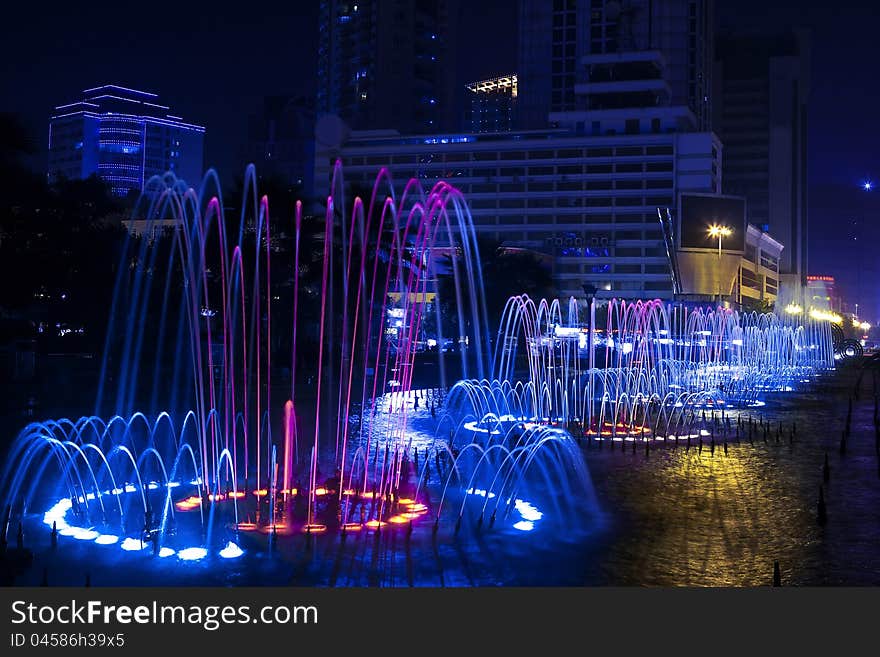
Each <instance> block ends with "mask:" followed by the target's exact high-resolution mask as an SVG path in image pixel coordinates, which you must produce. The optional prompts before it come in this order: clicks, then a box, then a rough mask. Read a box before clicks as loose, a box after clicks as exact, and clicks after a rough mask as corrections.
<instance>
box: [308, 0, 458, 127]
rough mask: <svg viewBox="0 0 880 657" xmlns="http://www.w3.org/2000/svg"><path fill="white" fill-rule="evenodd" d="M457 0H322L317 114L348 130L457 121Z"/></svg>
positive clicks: (454, 123) (453, 124)
mask: <svg viewBox="0 0 880 657" xmlns="http://www.w3.org/2000/svg"><path fill="white" fill-rule="evenodd" d="M457 12H458V0H417V1H415V2H409V1H407V2H401V1H400V0H355V1H348V0H322V2H321V8H320V32H319V45H318V97H317V114H318V117H320V116H322V115H325V114H336V115H338V116H340V117H341V118H342V119H343V120H344V121H345V122H346V123H348V125H349V126H351V127H352V128H354V129H362V130H363V129H375V128H390V129H395V130H399V131H401V132H406V133H424V132H430V131H436V130H447V129H454V128H457V127H458V126H457V120H456V119H457V118H458V106H457V99H458V98H460V97H461V96H460V94H461V90H460V89H458V87H460V85H456V83H455V79H454V72H455V63H454V55H455V49H456V47H455V46H456V44H455V34H456V30H455V22H456V18H457Z"/></svg>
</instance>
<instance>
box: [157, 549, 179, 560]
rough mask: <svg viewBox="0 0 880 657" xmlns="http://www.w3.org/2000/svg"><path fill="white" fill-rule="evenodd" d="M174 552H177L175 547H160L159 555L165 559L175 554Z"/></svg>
mask: <svg viewBox="0 0 880 657" xmlns="http://www.w3.org/2000/svg"><path fill="white" fill-rule="evenodd" d="M174 554H176V553H175V551H174V550H173V549H171V548H170V547H163V548H159V556H160V557H161V558H162V559H165V558H166V557H171V556H174Z"/></svg>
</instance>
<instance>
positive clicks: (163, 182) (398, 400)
mask: <svg viewBox="0 0 880 657" xmlns="http://www.w3.org/2000/svg"><path fill="white" fill-rule="evenodd" d="M147 189H148V193H146V194H145V195H144V197H143V198H142V199H141V203H140V205H139V207H138V209H137V210H136V214H135V216H138V217H144V218H146V220H147V228H146V229H145V230H144V233H143V234H144V235H145V236H146V237H141V238H134V237H132V238H131V241H130V242H129V244H128V246H127V248H126V249H125V250H124V253H123V254H122V258H121V260H120V268H119V277H118V280H117V285H116V292H115V296H114V300H113V305H112V307H111V309H110V321H109V327H108V333H107V343H106V348H105V352H104V355H103V365H102V375H101V378H100V385H99V388H98V391H97V399H96V406H95V409H94V412H93V413H91V414H88V415H84V416H83V417H81V418H79V419H78V420H69V419H60V420H49V421H43V422H36V423H33V424H31V425H29V426H28V427H26V428H25V429H24V430H23V431H22V432H21V434H20V435H19V437H18V438H17V439H16V441H15V443H14V444H13V447H12V449H11V452H10V454H9V457H8V459H7V461H6V464H5V467H4V470H3V474H2V478H0V493H2V495H3V497H4V499H5V505H6V508H7V512H6V521H5V526H4V532H3V534H4V535H6V534H7V533H8V531H9V529H8V528H9V526H11V523H12V522H14V521H15V520H17V519H19V518H24V519H27V518H36V520H37V522H41V523H42V524H43V526H44V527H45V528H46V531H47V532H48V530H49V529H50V528H51V529H52V530H53V534H52V535H53V537H54V536H56V534H55V532H57V535H59V536H61V537H62V541H64V540H68V539H70V540H74V541H76V542H78V543H81V544H87V543H88V544H94V545H96V546H101V548H102V549H106V550H116V551H120V550H121V551H123V552H131V553H144V554H152V555H153V556H154V557H155V558H157V559H159V560H160V561H161V560H165V561H173V560H175V559H176V560H177V561H178V562H216V561H217V560H223V561H227V562H234V561H236V560H238V559H241V558H242V557H244V556H245V555H246V554H247V551H248V549H256V550H270V551H271V550H275V549H280V546H281V543H283V542H284V541H285V540H287V537H293V536H305V537H307V538H308V539H309V540H311V539H312V538H314V537H319V536H322V535H328V534H329V535H339V536H341V537H343V538H344V537H345V536H346V535H349V534H354V533H358V534H359V535H364V534H367V533H371V532H372V533H374V534H375V535H376V540H377V541H378V540H379V534H380V533H382V532H384V531H387V529H391V530H393V529H394V528H395V527H400V528H402V529H405V530H406V532H407V537H408V536H410V535H411V534H412V532H413V530H414V527H416V525H419V524H421V525H423V526H424V527H425V529H424V531H425V532H430V533H431V534H433V535H434V536H436V535H437V534H438V532H441V531H443V532H445V533H447V534H451V535H453V536H456V537H457V536H460V535H465V534H467V535H479V534H482V533H485V532H490V531H491V532H494V533H496V534H498V533H501V534H503V533H505V532H510V533H512V535H517V534H519V535H522V534H525V533H529V534H531V533H541V532H543V533H544V535H545V536H546V535H549V536H553V535H556V534H559V533H560V532H562V533H565V534H568V533H571V532H576V531H579V530H583V529H584V528H585V527H589V526H590V525H591V523H593V524H595V523H596V522H598V520H599V517H600V514H599V511H598V506H599V505H598V504H597V502H596V500H595V499H594V495H593V491H592V485H591V483H590V479H589V474H588V472H587V468H586V465H585V462H584V460H583V457H582V455H581V453H580V451H579V449H578V445H577V442H576V440H575V438H579V437H590V438H593V437H595V438H596V439H604V438H606V437H610V438H613V439H631V440H635V439H643V440H659V439H664V440H670V439H672V440H675V439H678V438H681V437H684V436H690V435H691V432H692V431H693V430H694V429H693V425H694V419H695V417H696V414H697V412H698V410H699V409H703V408H706V407H707V406H712V407H719V406H723V405H727V406H731V407H732V406H740V405H749V404H754V403H757V402H758V401H759V397H760V395H761V394H762V393H763V392H766V391H768V390H779V389H792V388H796V387H799V386H801V385H803V383H804V382H807V381H809V380H810V379H811V377H813V376H814V375H815V374H816V373H817V372H818V371H820V370H822V369H824V368H827V367H831V366H832V365H833V348H832V342H831V336H830V333H829V332H828V330H827V326H826V325H822V324H819V323H808V324H806V325H803V326H801V325H796V324H794V323H793V322H791V321H789V320H784V319H780V318H779V317H777V316H775V315H757V314H753V313H752V314H740V313H736V312H731V311H729V310H725V309H717V310H708V311H707V310H705V309H688V308H684V307H681V306H675V305H664V304H663V303H662V302H660V301H648V302H642V301H639V302H635V303H630V302H625V301H619V300H611V301H610V302H609V303H608V304H607V305H606V306H604V307H603V308H601V309H597V307H596V303H595V302H591V303H590V304H589V305H585V304H584V302H583V300H576V299H570V300H568V301H564V302H563V301H558V300H555V301H552V302H548V301H546V300H541V301H540V302H535V301H534V300H532V299H529V298H528V297H526V296H517V297H512V298H511V299H510V300H509V301H508V303H507V306H506V308H505V311H504V313H503V316H502V321H501V323H500V326H499V327H498V328H497V333H496V334H494V335H493V334H491V333H490V331H489V326H488V321H487V313H486V303H485V298H484V295H483V291H482V275H481V271H480V263H479V260H478V258H476V252H477V248H476V238H475V233H474V230H473V225H472V223H471V220H470V215H469V212H468V209H467V205H466V203H465V200H464V198H463V197H462V195H461V193H460V192H459V191H458V190H456V189H455V188H454V187H453V186H451V185H449V184H448V183H446V182H442V181H441V182H437V183H436V184H434V185H433V187H431V188H430V189H429V190H425V189H424V188H423V187H422V185H421V184H420V182H419V181H418V180H410V181H409V182H408V183H407V184H406V185H405V186H404V188H403V191H402V192H401V193H399V194H398V193H397V192H396V191H395V189H394V187H393V186H392V184H391V180H390V176H389V175H388V172H387V170H385V169H382V170H381V171H380V172H379V174H378V176H377V178H376V180H375V183H374V184H373V186H372V189H371V190H370V191H369V193H368V194H367V195H365V196H369V198H368V199H367V198H360V197H358V198H355V199H354V201H353V203H352V204H351V207H350V208H347V207H346V206H345V203H344V199H345V195H344V193H343V186H342V171H341V166H340V165H339V164H337V166H336V167H335V168H334V171H333V180H332V182H331V189H332V190H333V193H332V194H331V195H330V196H329V197H328V198H327V199H326V206H325V208H324V210H323V214H322V215H320V216H313V215H310V214H309V213H307V212H306V211H305V209H304V207H303V205H302V204H301V203H297V204H296V206H295V210H294V212H293V216H291V217H280V218H279V217H277V216H276V215H275V214H272V213H270V209H269V207H270V206H269V199H268V198H266V197H265V196H263V197H260V196H259V195H258V193H257V185H256V174H255V171H254V169H253V168H252V167H250V168H248V170H247V172H246V175H245V179H244V200H243V203H242V209H241V212H240V214H239V217H238V221H237V222H229V221H228V220H227V210H226V209H225V206H224V203H223V200H222V196H221V194H220V191H219V183H218V180H217V177H216V174H214V173H213V172H209V174H207V175H206V177H205V180H204V181H203V184H202V186H201V188H200V190H199V191H196V190H194V189H192V188H187V187H186V186H185V185H183V184H181V183H180V182H179V181H177V180H175V179H174V177H173V176H171V175H168V176H166V177H164V178H161V179H160V178H155V179H153V180H151V181H150V183H149V185H148V186H147ZM169 220H170V223H171V225H172V226H173V228H171V229H170V231H169V233H168V234H167V235H166V236H165V239H163V240H156V239H154V238H153V237H152V236H154V235H155V233H154V227H158V226H161V225H164V224H167V223H168V222H169ZM442 275H446V276H450V277H451V278H452V279H453V282H454V286H453V289H454V290H455V291H456V299H455V303H454V304H452V305H453V307H454V308H455V311H454V312H452V313H451V314H450V313H445V312H444V311H443V310H442V308H443V304H441V302H440V300H439V299H438V298H437V296H436V295H437V294H438V288H439V286H438V285H437V277H438V276H442ZM444 330H447V331H451V332H452V333H453V335H455V336H457V337H458V341H457V342H456V341H453V340H447V339H445V337H444ZM449 343H452V344H453V345H454V348H453V349H452V350H450V351H446V345H447V344H449ZM429 345H431V347H429ZM430 368H433V373H432V374H430V375H429V376H425V375H424V371H425V370H428V371H430ZM573 436H574V437H573ZM420 531H421V530H420ZM260 537H262V541H260V540H257V539H260ZM54 540H56V539H55V538H53V541H54ZM249 546H252V547H249ZM170 558H171V559H170Z"/></svg>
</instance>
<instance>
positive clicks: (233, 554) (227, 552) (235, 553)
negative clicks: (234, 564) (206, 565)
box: [220, 541, 244, 559]
mask: <svg viewBox="0 0 880 657" xmlns="http://www.w3.org/2000/svg"><path fill="white" fill-rule="evenodd" d="M243 554H244V550H242V549H241V548H240V547H238V546H237V545H236V544H235V543H233V542H232V541H229V542H228V543H227V544H226V547H225V548H223V549H222V550H220V556H221V557H223V558H224V559H236V558H238V557H240V556H241V555H243Z"/></svg>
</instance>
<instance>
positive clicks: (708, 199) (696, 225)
mask: <svg viewBox="0 0 880 657" xmlns="http://www.w3.org/2000/svg"><path fill="white" fill-rule="evenodd" d="M678 218H679V221H678V241H679V244H678V246H679V248H682V249H717V248H718V239H717V238H716V237H711V236H710V235H709V230H710V228H711V227H712V226H725V227H727V228H729V229H730V230H731V234H730V235H728V236H725V237H724V238H722V243H721V247H722V249H723V250H725V251H744V250H745V239H746V200H745V199H744V198H742V197H740V196H721V195H718V194H682V195H681V200H680V203H679V212H678Z"/></svg>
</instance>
